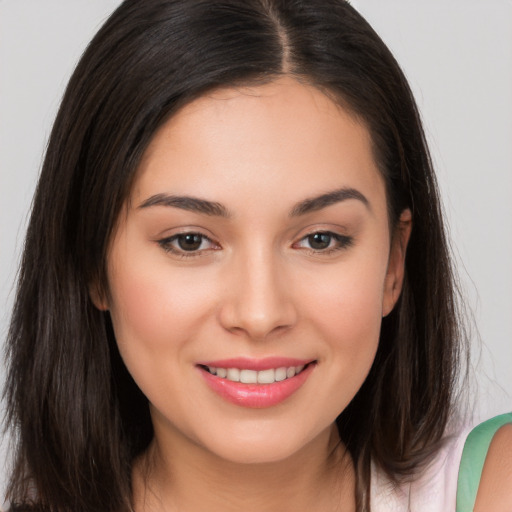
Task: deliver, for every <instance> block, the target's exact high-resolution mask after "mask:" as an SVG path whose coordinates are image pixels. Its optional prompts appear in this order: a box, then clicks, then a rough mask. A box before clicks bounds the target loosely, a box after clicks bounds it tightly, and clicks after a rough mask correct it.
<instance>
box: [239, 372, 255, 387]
mask: <svg viewBox="0 0 512 512" xmlns="http://www.w3.org/2000/svg"><path fill="white" fill-rule="evenodd" d="M240 382H243V383H244V384H256V383H257V382H258V372H255V371H254V370H240Z"/></svg>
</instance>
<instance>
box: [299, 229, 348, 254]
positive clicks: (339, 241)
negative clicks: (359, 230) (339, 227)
mask: <svg viewBox="0 0 512 512" xmlns="http://www.w3.org/2000/svg"><path fill="white" fill-rule="evenodd" d="M318 235H320V236H327V237H329V246H328V247H326V248H325V249H315V248H313V247H302V248H303V249H304V250H306V251H308V252H309V253H311V254H319V255H329V254H332V253H335V252H338V251H342V250H344V249H348V248H349V247H351V246H352V245H353V243H354V239H353V237H351V236H347V235H340V234H338V233H333V232H332V231H313V232H312V233H308V234H307V235H306V236H303V237H302V238H301V239H300V240H299V242H296V243H295V244H294V247H296V246H298V245H299V244H300V243H302V242H304V241H306V240H308V239H310V240H309V242H310V243H311V238H312V237H314V236H318ZM333 241H334V242H335V245H334V246H333V247H331V246H330V245H331V243H332V242H333Z"/></svg>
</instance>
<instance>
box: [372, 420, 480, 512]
mask: <svg viewBox="0 0 512 512" xmlns="http://www.w3.org/2000/svg"><path fill="white" fill-rule="evenodd" d="M470 431H471V428H469V427H468V428H465V429H463V430H462V431H461V432H460V433H459V434H457V435H453V436H450V437H448V438H447V440H446V443H445V445H444V446H443V448H442V449H441V450H440V451H439V453H438V454H437V455H436V457H435V458H434V459H433V460H432V462H431V463H430V464H429V466H428V467H427V468H426V470H424V471H422V472H421V474H420V475H419V476H418V477H417V478H416V479H415V480H414V481H412V482H411V483H407V484H403V485H400V486H399V487H395V486H394V485H393V484H391V483H390V482H389V479H388V478H387V477H386V476H385V475H383V474H382V472H380V471H378V470H377V469H376V468H375V467H372V475H371V478H372V486H371V495H370V504H371V511H372V512H455V502H456V495H457V478H458V474H459V466H460V460H461V457H462V450H463V448H464V443H465V441H466V437H467V436H468V434H469V432H470Z"/></svg>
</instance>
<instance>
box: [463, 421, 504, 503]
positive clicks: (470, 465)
mask: <svg viewBox="0 0 512 512" xmlns="http://www.w3.org/2000/svg"><path fill="white" fill-rule="evenodd" d="M507 423H512V413H508V414H502V415H501V416H496V417H495V418H491V419H490V420H487V421H485V422H484V423H481V424H480V425H478V426H477V427H475V428H474V429H473V430H472V431H471V432H470V434H469V435H468V437H467V439H466V443H465V444H464V450H463V452H462V459H461V461H460V468H459V479H458V481H457V509H456V510H457V512H473V508H474V506H475V500H476V494H477V492H478V486H479V485H480V478H481V476H482V469H483V467H484V462H485V457H486V456H487V451H488V450H489V446H490V444H491V441H492V438H493V437H494V434H496V432H497V431H498V429H499V428H500V427H502V426H503V425H506V424H507Z"/></svg>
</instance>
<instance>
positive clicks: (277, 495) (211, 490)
mask: <svg viewBox="0 0 512 512" xmlns="http://www.w3.org/2000/svg"><path fill="white" fill-rule="evenodd" d="M133 488H134V504H135V510H136V511H137V512H162V511H165V512H171V511H178V510H179V511H180V512H203V511H204V510H205V504H207V508H208V511H209V512H221V511H222V512H235V511H236V512H239V511H240V510H244V512H256V511H258V512H260V511H261V510H265V511H266V512H278V511H279V512H286V511H290V512H291V511H293V512H297V511H306V510H317V511H326V512H328V511H333V510H336V511H338V510H340V511H345V510H346V511H352V510H355V502H354V495H355V477H354V468H353V464H352V459H351V457H350V455H349V454H348V452H347V451H346V449H345V447H344V446H343V444H342V443H341V442H340V440H339V437H338V434H337V430H336V428H335V426H333V428H331V429H329V430H328V431H325V432H323V433H322V434H321V435H320V436H318V437H317V438H316V439H314V440H313V441H311V442H310V443H309V444H308V445H306V446H304V447H303V448H302V449H301V450H300V451H299V452H297V453H294V454H293V455H292V456H290V457H288V458H287V459H285V460H279V461H276V462H268V463H258V464H239V463H234V462H231V461H228V460H225V459H222V458H219V457H217V456H216V455H215V454H212V453H211V452H207V451H205V450H203V449H202V447H199V446H197V445H188V446H186V445H185V444H179V445H175V446H168V444H167V443H166V442H165V440H161V439H158V438H157V437H155V440H154V441H153V443H152V444H151V446H150V448H149V449H148V450H147V452H146V453H145V454H144V455H143V456H142V457H141V458H140V459H139V460H138V461H137V463H136V464H135V467H134V479H133Z"/></svg>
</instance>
